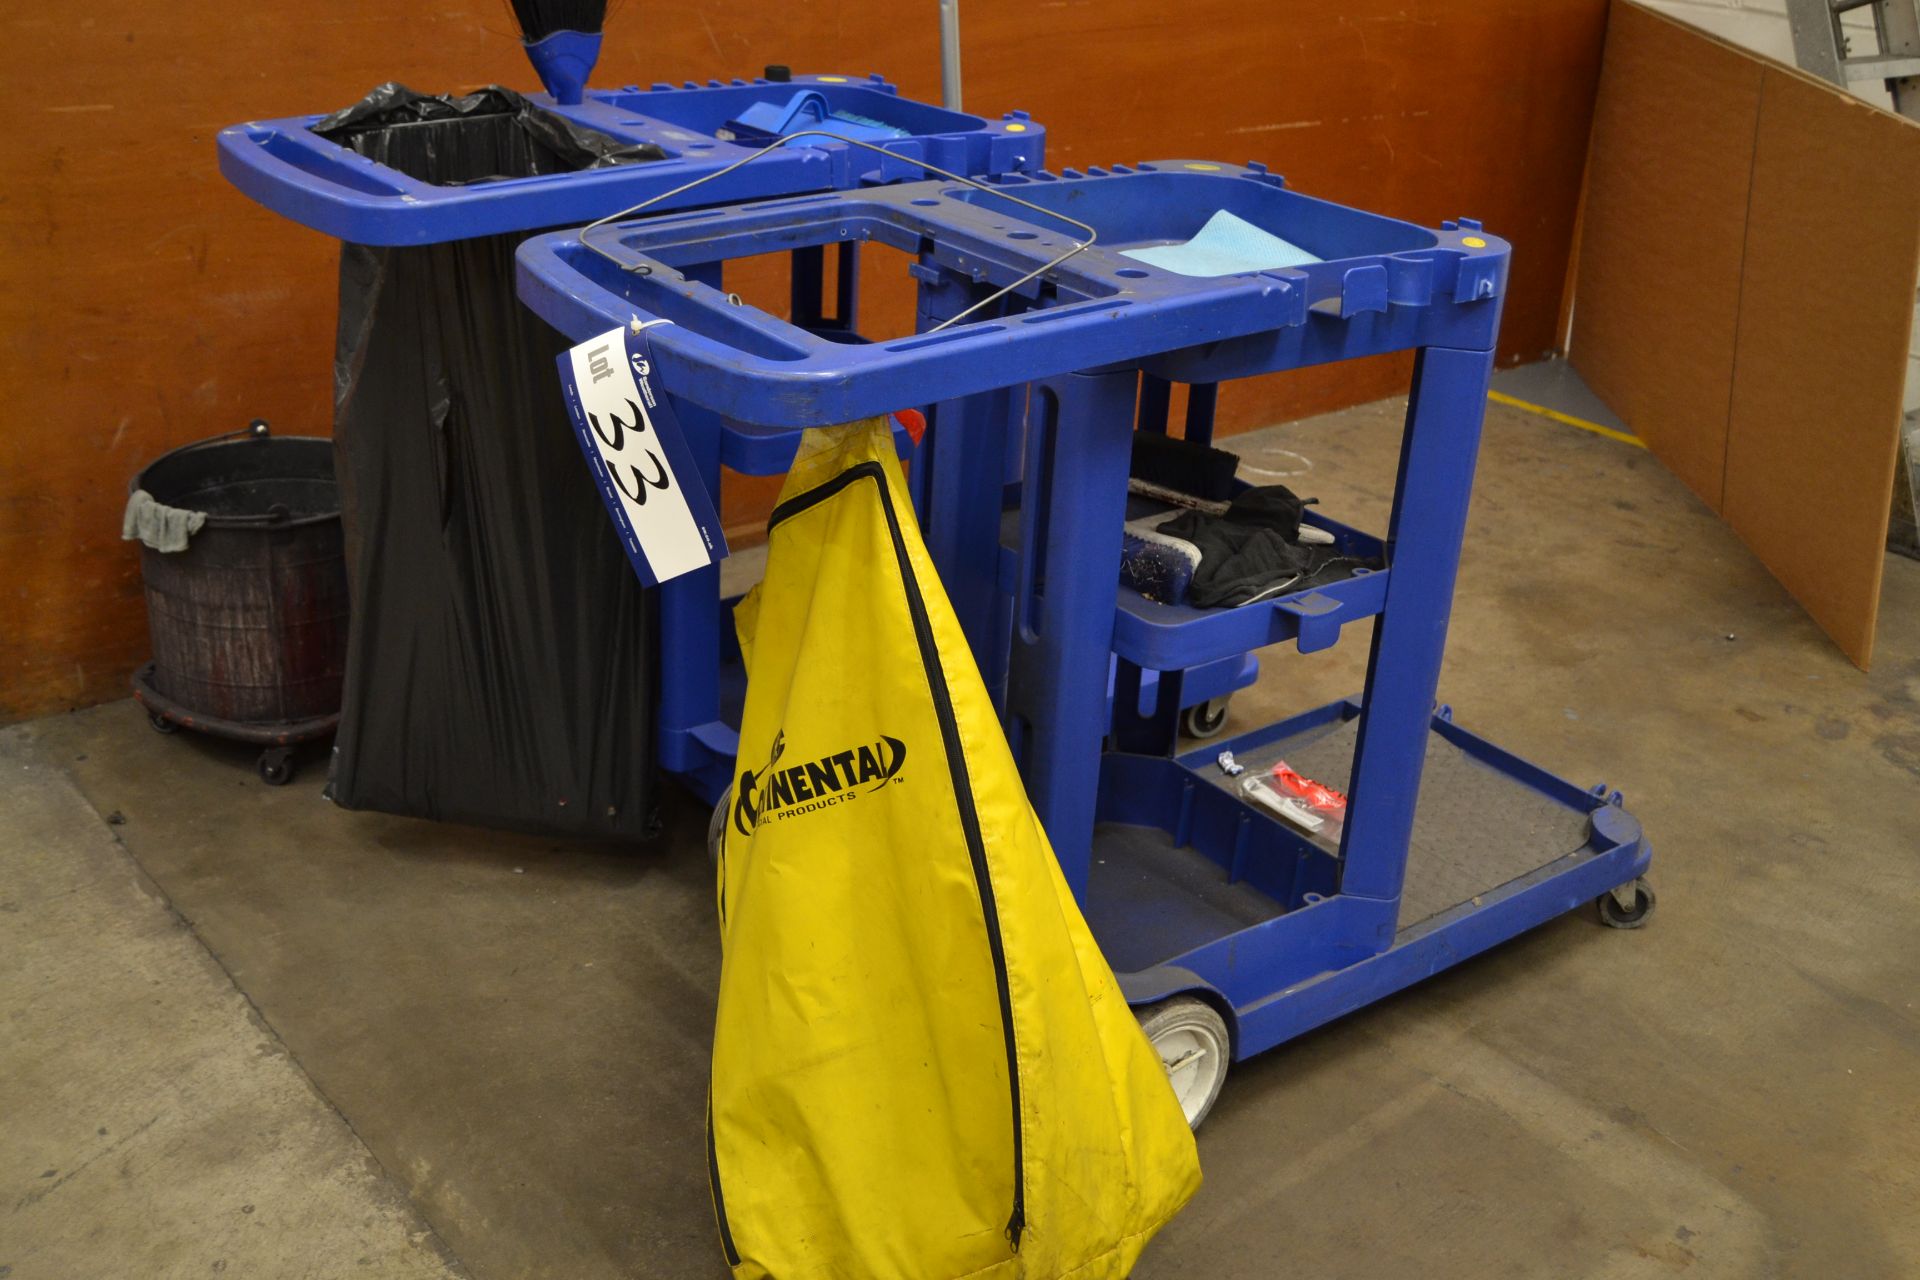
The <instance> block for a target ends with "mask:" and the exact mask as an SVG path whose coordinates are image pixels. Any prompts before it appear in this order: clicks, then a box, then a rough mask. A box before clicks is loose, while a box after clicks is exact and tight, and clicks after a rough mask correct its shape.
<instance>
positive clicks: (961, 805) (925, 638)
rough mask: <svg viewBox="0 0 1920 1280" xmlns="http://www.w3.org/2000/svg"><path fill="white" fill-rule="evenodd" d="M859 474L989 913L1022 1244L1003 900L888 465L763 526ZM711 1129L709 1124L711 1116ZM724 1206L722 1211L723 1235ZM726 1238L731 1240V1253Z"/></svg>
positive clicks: (1012, 1225) (1022, 1161) (815, 492)
mask: <svg viewBox="0 0 1920 1280" xmlns="http://www.w3.org/2000/svg"><path fill="white" fill-rule="evenodd" d="M856 480H872V481H873V482H874V484H875V486H876V487H877V488H878V489H879V491H880V509H881V510H882V511H884V512H885V513H886V516H887V532H888V533H889V534H890V535H891V536H892V539H893V554H894V558H895V560H896V561H897V562H898V564H899V568H900V583H901V585H902V586H903V587H904V588H905V589H906V593H907V612H908V613H909V614H910V615H911V616H912V618H913V635H914V639H915V640H916V641H917V642H918V643H919V646H920V663H921V666H922V667H923V668H924V669H925V671H926V676H927V686H928V691H929V692H930V693H931V694H932V695H933V707H934V711H935V713H936V714H937V716H938V718H939V721H940V741H941V746H942V747H943V748H944V750H945V751H946V756H947V768H948V770H949V772H950V773H951V775H952V779H953V796H954V802H955V805H956V807H957V808H958V809H959V811H960V830H961V833H962V834H963V835H964V836H965V837H966V841H967V856H968V857H969V858H970V859H971V860H972V862H973V879H974V883H975V884H976V885H977V886H978V887H979V890H980V914H981V916H982V917H983V918H984V920H985V921H986V928H987V950H988V952H989V953H990V954H991V955H992V957H993V981H994V985H995V986H996V987H997V988H998V989H999V993H1000V1027H1001V1030H1002V1032H1003V1034H1004V1036H1005V1039H1006V1045H1007V1088H1008V1093H1009V1095H1010V1097H1011V1099H1012V1104H1013V1212H1012V1213H1011V1214H1010V1215H1009V1216H1008V1218H1007V1229H1006V1235H1007V1241H1008V1243H1010V1244H1011V1245H1012V1246H1013V1251H1014V1252H1015V1253H1018V1252H1019V1251H1020V1236H1021V1234H1022V1233H1023V1232H1024V1231H1025V1230H1026V1228H1027V1169H1026V1151H1025V1142H1024V1136H1023V1134H1022V1132H1021V1124H1020V1114H1021V1112H1020V1057H1019V1053H1018V1051H1017V1050H1016V1047H1015V1045H1014V1038H1013V992H1012V989H1011V988H1010V987H1009V986H1008V985H1007V952H1006V944H1005V943H1004V942H1003V941H1002V939H1001V937H1000V908H999V905H998V903H997V902H996V901H995V899H994V894H993V876H992V874H991V873H990V871H989V870H988V867H987V845H986V840H985V839H984V838H983V837H982V836H981V834H980V814H979V811H978V810H976V809H975V808H974V804H973V783H972V780H971V779H970V778H969V777H968V776H967V758H966V754H965V752H964V750H963V748H962V746H961V742H960V723H959V721H958V720H957V719H956V718H955V717H954V714H953V696H952V694H951V693H949V692H948V690H947V673H946V671H945V669H944V668H942V667H941V665H940V652H939V650H938V649H937V648H936V647H935V646H934V642H933V624H932V622H931V621H929V620H928V617H927V605H926V600H925V598H924V597H922V596H921V594H920V584H919V582H918V581H917V580H916V579H915V578H914V576H913V562H912V560H911V559H909V558H908V556H907V543H906V538H905V537H904V535H902V533H901V531H900V517H899V515H898V514H897V513H896V512H895V511H894V508H893V493H892V491H891V490H889V489H888V488H887V480H886V473H885V472H884V471H882V470H881V469H880V464H879V463H877V462H863V463H860V464H859V465H858V466H853V467H849V468H847V469H846V470H845V471H842V472H841V473H840V474H838V475H836V476H834V477H833V478H832V479H831V480H828V481H827V482H826V483H824V484H822V485H820V486H819V487H818V488H815V489H810V490H808V491H807V492H806V493H803V494H800V495H799V496H798V497H794V498H790V499H788V500H787V501H785V502H783V503H781V504H780V505H779V506H777V507H775V508H774V509H773V517H772V518H771V519H770V520H768V522H767V530H768V532H769V533H771V532H772V530H773V528H774V526H776V525H778V524H779V523H780V522H781V521H783V520H786V519H787V518H788V517H790V516H795V515H798V514H799V513H800V512H802V511H805V510H806V509H808V508H809V507H812V506H814V505H815V504H816V503H820V502H824V501H825V500H826V499H828V498H830V497H832V496H833V495H834V494H836V493H839V492H840V491H841V490H843V489H845V488H847V487H848V486H849V485H851V484H853V483H854V482H855V481H856ZM708 1128H709V1130H711V1128H712V1126H711V1124H709V1126H708ZM719 1199H720V1183H719V1174H718V1170H717V1169H716V1170H715V1175H714V1202H715V1203H716V1204H718V1203H719ZM725 1221H726V1218H725V1214H724V1213H723V1214H722V1215H721V1224H722V1225H721V1233H722V1237H723V1240H724V1237H725V1232H726V1226H725ZM731 1248H732V1246H731V1244H730V1243H729V1244H728V1249H729V1256H731Z"/></svg>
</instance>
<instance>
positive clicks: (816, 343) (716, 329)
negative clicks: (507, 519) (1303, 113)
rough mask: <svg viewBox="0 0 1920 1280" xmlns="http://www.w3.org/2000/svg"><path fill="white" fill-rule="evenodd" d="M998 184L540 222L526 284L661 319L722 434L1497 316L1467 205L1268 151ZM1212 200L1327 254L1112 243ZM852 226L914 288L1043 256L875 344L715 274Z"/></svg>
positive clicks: (1201, 371) (563, 311)
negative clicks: (1365, 208)
mask: <svg viewBox="0 0 1920 1280" xmlns="http://www.w3.org/2000/svg"><path fill="white" fill-rule="evenodd" d="M756 163H758V162H756ZM748 167H749V168H751V167H752V166H751V165H749V166H748ZM991 186H992V190H990V191H989V190H982V189H979V188H975V187H969V186H964V185H961V184H957V183H951V182H944V181H931V182H912V183H903V184H899V185H896V186H890V187H883V188H875V189H870V190H860V191H845V192H830V193H822V194H818V195H811V196H802V197H796V198H791V199H784V200H773V201H765V202H761V203H759V204H753V205H740V206H734V207H730V208H719V209H704V210H698V211H692V212H684V213H677V214H667V215H662V216H658V217H646V218H641V219H636V220H634V221H632V222H628V223H622V224H615V225H610V226H606V227H602V228H599V229H598V230H597V231H595V232H594V233H593V237H592V244H591V245H583V244H582V243H581V239H580V235H579V233H578V232H561V233H553V234H549V235H545V236H541V237H538V238H535V239H532V240H529V241H528V242H527V243H526V244H523V245H522V246H521V247H520V250H519V290H520V296H521V298H522V300H524V301H525V302H526V303H527V304H528V305H529V306H531V307H532V308H533V310H534V311H535V312H536V313H538V314H539V315H540V316H542V317H543V318H544V319H546V320H547V322H548V323H550V324H552V325H553V326H554V327H555V328H557V329H559V330H560V331H561V332H562V333H565V334H568V335H570V336H572V337H574V338H576V339H579V338H584V337H587V336H590V335H592V334H594V333H599V332H604V331H605V330H607V329H609V328H611V327H613V326H615V325H618V324H622V323H625V322H626V321H628V320H629V319H631V318H638V319H641V320H650V319H661V320H670V321H672V322H673V323H672V324H670V325H664V326H662V327H660V328H658V329H655V330H653V337H652V345H653V351H654V356H655V359H656V362H657V364H658V366H659V368H660V370H661V373H662V378H663V381H664V383H665V385H667V386H668V387H670V388H672V389H673V391H674V394H676V395H678V396H681V397H684V398H686V399H688V400H691V401H693V402H695V403H698V404H701V405H704V406H706V407H707V408H709V409H713V410H715V411H717V412H719V413H720V414H722V415H723V416H725V417H726V418H727V419H729V423H730V429H731V430H732V431H733V432H734V433H735V435H736V436H740V435H744V436H747V437H753V436H756V435H757V436H761V437H767V438H769V439H771V438H773V437H778V436H782V435H785V434H789V433H790V432H791V430H792V429H793V428H799V427H806V426H811V425H819V424H822V423H831V422H847V421H852V420H854V419H856V418H862V417H868V416H872V415H875V414H880V413H885V412H889V411H891V410H894V409H899V408H903V407H906V406H910V405H915V404H922V403H926V402H928V401H929V400H934V399H941V400H944V399H949V398H953V397H957V396H964V395H971V394H974V393H976V392H981V391H988V390H993V389H995V388H999V387H1006V386H1013V385H1016V384H1019V383H1022V382H1028V381H1031V380H1033V379H1036V378H1041V377H1049V376H1053V375H1057V374H1062V373H1068V372H1073V371H1076V370H1083V369H1091V368H1097V367H1100V366H1104V365H1110V364H1120V363H1130V364H1137V365H1140V366H1141V367H1143V368H1145V369H1147V370H1148V371H1149V372H1152V373H1155V374H1158V375H1160V376H1163V377H1168V378H1171V379H1173V380H1175V381H1181V382H1218V381H1223V380H1226V379H1229V378H1240V377H1247V376H1250V375H1252V374H1256V373H1263V372H1268V371H1271V370H1276V369H1285V368H1294V367H1298V366H1302V365H1308V364H1318V363H1323V362H1326V361H1331V360H1341V359H1348V358H1352V357H1355V356H1363V355H1373V354H1376V353H1379V352H1384V351H1395V350H1403V349H1407V348H1413V347H1426V346H1446V347H1454V348H1458V349H1462V350H1476V351H1484V350H1489V349H1491V348H1492V346H1493V344H1494V339H1495V336H1496V334H1497V333H1498V328H1499V310H1500V302H1501V299H1502V297H1503V295H1504V294H1505V292H1506V278H1507V264H1508V258H1509V249H1508V246H1507V245H1506V243H1505V242H1503V241H1501V240H1499V239H1496V238H1494V237H1492V236H1489V235H1487V234H1485V233H1484V232H1483V231H1481V229H1480V227H1479V224H1477V223H1474V222H1470V221H1462V222H1459V223H1457V224H1456V223H1451V222H1450V223H1447V224H1444V225H1443V226H1442V227H1440V228H1438V229H1429V228H1424V227H1420V226H1416V225H1414V224H1412V223H1409V222H1401V221H1397V220H1395V219H1392V218H1385V217H1381V216H1379V215H1377V214H1371V213H1364V212H1361V211H1360V210H1357V209H1349V208H1345V207H1343V206H1341V205H1337V204H1332V203H1329V202H1327V201H1324V200H1316V199H1313V198H1311V197H1308V196H1304V195H1300V194H1298V193H1296V192H1293V191H1290V190H1288V189H1287V187H1286V184H1285V181H1284V180H1283V179H1282V178H1281V177H1280V176H1279V175H1278V174H1272V173H1268V172H1267V171H1266V169H1265V167H1264V166H1262V165H1258V164H1250V165H1246V166H1240V165H1228V164H1220V163H1216V162H1212V161H1198V160H1168V161H1157V162H1154V163H1151V164H1141V165H1137V166H1132V167H1128V166H1124V165H1115V166H1113V167H1112V168H1111V169H1100V168H1090V169H1088V170H1087V171H1086V172H1084V173H1080V172H1075V171H1073V170H1066V171H1064V172H1062V173H1059V174H1053V173H1048V172H1046V171H1037V172H1034V173H1030V174H1014V175H1007V176H1004V177H1001V178H997V179H994V180H992V183H991ZM1002 192H1004V193H1006V195H1008V196H1011V197H1015V198H1017V199H1018V200H1020V201H1024V202H1026V204H1027V205H1029V206H1038V208H1031V207H1023V206H1022V205H1020V204H1016V203H1014V202H1013V200H1011V199H1005V198H1002V197H1001V195H1000V194H999V193H1002ZM1054 211H1058V212H1059V213H1060V214H1061V215H1063V217H1065V218H1071V219H1074V220H1077V221H1078V222H1080V223H1084V224H1087V225H1090V226H1092V227H1093V228H1094V229H1095V231H1096V232H1097V241H1096V243H1095V244H1094V245H1093V247H1091V248H1089V249H1087V250H1085V251H1083V252H1081V253H1078V254H1076V255H1074V256H1073V257H1071V258H1069V259H1067V260H1066V261H1065V262H1063V263H1061V264H1060V265H1059V266H1058V267H1056V268H1054V269H1052V270H1046V271H1041V269H1042V268H1044V267H1046V265H1047V264H1048V263H1049V262H1052V261H1053V260H1054V259H1056V258H1058V257H1059V256H1060V255H1061V253H1062V252H1063V251H1064V250H1065V249H1067V248H1069V247H1071V246H1072V245H1073V244H1074V243H1076V242H1078V241H1079V240H1081V239H1084V236H1085V233H1084V232H1083V231H1080V230H1079V229H1078V228H1077V227H1076V226H1074V225H1073V224H1072V223H1070V222H1068V221H1064V220H1062V218H1056V217H1054V216H1052V214H1053V212H1054ZM1222 211H1225V212H1227V213H1231V214H1233V215H1234V216H1235V217H1236V218H1238V219H1241V220H1242V221H1244V222H1245V223H1247V224H1250V225H1251V227H1253V228H1255V229H1257V230H1258V231H1259V232H1264V233H1268V234H1270V235H1272V236H1277V237H1280V238H1282V239H1284V240H1286V241H1288V242H1289V243H1290V244H1292V245H1296V246H1299V247H1300V248H1302V249H1304V250H1306V252H1307V254H1308V255H1309V256H1310V257H1311V258H1314V259H1317V261H1308V262H1305V263H1302V264H1300V265H1295V266H1287V267H1279V268H1274V269H1265V270H1262V269H1249V270H1246V271H1241V272H1237V273H1234V274H1230V275H1224V276H1213V277H1202V276H1193V275H1184V274H1179V273H1177V272H1176V271H1173V270H1169V269H1166V268H1164V267H1160V266H1155V265H1152V264H1150V263H1148V262H1144V261H1141V260H1139V259H1137V258H1134V257H1129V256H1127V254H1126V252H1125V251H1127V250H1130V249H1135V250H1137V249H1143V248H1153V247H1164V246H1169V245H1180V244H1183V243H1185V242H1188V241H1190V240H1192V238H1193V237H1195V236H1196V235H1198V234H1199V233H1200V232H1201V231H1202V229H1203V228H1205V227H1206V225H1207V224H1208V222H1209V220H1211V219H1213V218H1214V217H1215V216H1216V215H1218V214H1219V213H1221V212H1222ZM864 241H873V242H880V243H884V244H888V245H891V246H893V247H894V248H897V249H902V250H905V251H907V252H909V253H912V254H915V255H916V257H917V262H916V264H915V265H914V266H913V267H912V268H911V270H912V271H913V273H914V274H915V275H916V277H917V278H918V279H920V280H921V282H922V285H923V299H924V298H925V296H926V291H928V290H932V291H938V290H940V289H958V290H962V291H964V293H965V294H966V295H967V296H972V295H974V294H977V295H978V296H979V297H982V298H984V297H986V296H988V295H989V294H991V293H992V292H993V291H994V290H997V289H999V288H1001V287H1002V286H1005V285H1008V284H1012V283H1013V282H1015V281H1018V280H1021V279H1022V278H1023V277H1026V276H1028V275H1030V274H1033V273H1036V272H1039V274H1038V275H1035V278H1033V279H1030V280H1027V281H1026V283H1024V284H1022V285H1020V286H1019V287H1018V288H1017V289H1016V290H1014V291H1013V292H1012V293H1011V294H1009V295H1008V297H1007V298H1005V299H1003V300H1001V301H1000V302H996V303H995V304H993V308H992V309H991V310H990V311H983V312H980V313H977V315H978V318H974V319H969V320H963V321H961V322H960V323H957V324H954V325H953V326H952V327H950V328H945V329H942V330H940V331H939V332H931V333H921V334H914V335H906V336H901V337H897V338H877V336H876V335H869V336H870V337H876V340H875V341H872V342H868V343H865V344H848V343H845V342H839V341H835V340H833V339H832V338H831V337H824V336H820V335H816V334H813V333H809V332H806V331H804V330H802V329H800V328H797V327H795V326H794V325H792V324H789V323H787V322H786V321H784V320H782V319H780V318H779V317H777V316H774V315H771V314H769V313H767V312H765V311H762V310H759V309H757V308H755V307H752V306H746V305H741V304H740V303H739V301H738V299H734V298H731V297H730V295H729V294H728V293H727V292H726V290H725V288H724V285H723V284H722V283H721V279H720V271H721V264H724V263H725V262H726V261H727V260H729V259H733V258H740V257H746V256H750V255H754V254H761V253H769V252H776V251H781V250H791V249H797V248H802V247H806V246H810V245H824V244H835V243H847V242H853V243H860V242H864ZM923 305H924V303H923ZM957 309H958V308H953V309H948V310H946V311H945V312H944V313H945V314H953V312H954V310H957ZM736 453H737V451H736ZM766 453H767V456H768V457H774V456H777V453H778V451H777V450H773V449H768V450H767V451H766Z"/></svg>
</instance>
